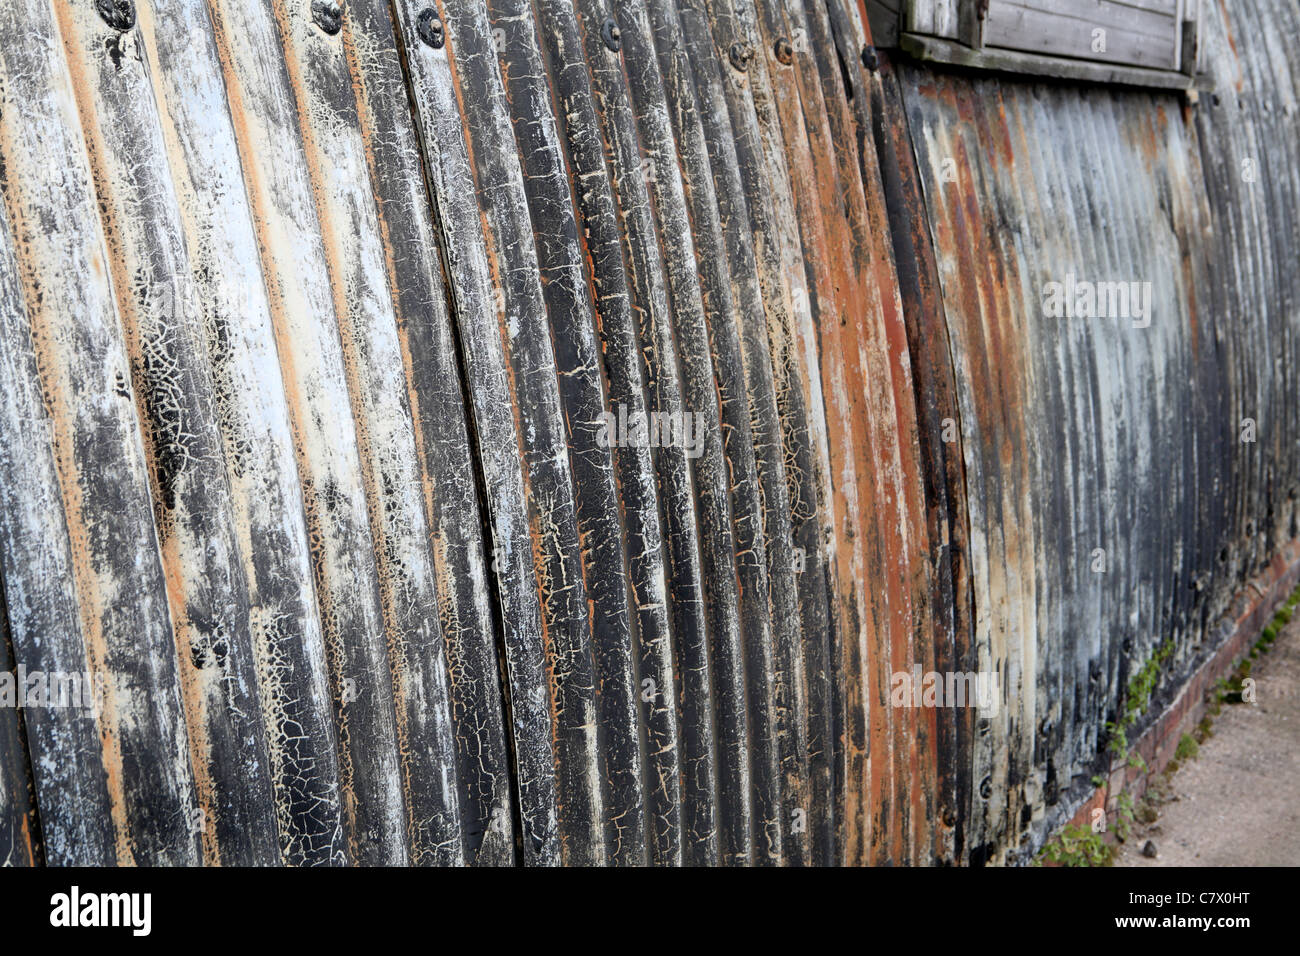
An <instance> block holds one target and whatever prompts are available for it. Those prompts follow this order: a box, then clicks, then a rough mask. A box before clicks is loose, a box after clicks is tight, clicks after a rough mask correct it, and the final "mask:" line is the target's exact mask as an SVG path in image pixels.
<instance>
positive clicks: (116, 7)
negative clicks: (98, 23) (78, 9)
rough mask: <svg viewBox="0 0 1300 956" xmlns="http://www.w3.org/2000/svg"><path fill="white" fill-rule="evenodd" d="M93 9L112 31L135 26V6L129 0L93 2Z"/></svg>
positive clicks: (100, 0) (99, 0)
mask: <svg viewBox="0 0 1300 956" xmlns="http://www.w3.org/2000/svg"><path fill="white" fill-rule="evenodd" d="M95 9H96V10H98V11H99V15H100V16H101V17H103V19H104V22H105V23H107V24H108V25H109V26H110V27H112V28H113V29H114V30H129V29H131V28H132V27H133V26H135V4H133V3H132V2H131V0H95Z"/></svg>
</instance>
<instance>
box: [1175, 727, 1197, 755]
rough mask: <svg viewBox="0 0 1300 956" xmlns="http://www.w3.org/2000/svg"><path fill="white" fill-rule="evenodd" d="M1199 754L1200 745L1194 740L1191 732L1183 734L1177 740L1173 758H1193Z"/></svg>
mask: <svg viewBox="0 0 1300 956" xmlns="http://www.w3.org/2000/svg"><path fill="white" fill-rule="evenodd" d="M1200 754H1201V746H1200V744H1198V743H1197V742H1196V738H1195V737H1193V736H1192V735H1191V734H1183V736H1182V739H1181V740H1179V741H1178V747H1177V749H1175V750H1174V758H1175V759H1177V760H1180V761H1181V760H1195V759H1196V758H1197V757H1199V756H1200Z"/></svg>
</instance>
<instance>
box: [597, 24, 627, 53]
mask: <svg viewBox="0 0 1300 956" xmlns="http://www.w3.org/2000/svg"><path fill="white" fill-rule="evenodd" d="M600 38H601V39H602V40H604V41H605V47H606V48H607V49H608V50H609V52H610V53H617V52H618V51H619V50H620V49H621V48H622V46H623V31H622V30H620V29H619V28H618V21H616V20H615V19H614V18H613V17H606V18H605V22H604V23H602V24H601V25H600Z"/></svg>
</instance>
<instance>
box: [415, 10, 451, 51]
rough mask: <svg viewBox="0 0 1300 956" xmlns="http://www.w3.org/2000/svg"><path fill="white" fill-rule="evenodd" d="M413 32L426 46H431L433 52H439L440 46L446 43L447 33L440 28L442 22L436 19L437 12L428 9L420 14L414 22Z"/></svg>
mask: <svg viewBox="0 0 1300 956" xmlns="http://www.w3.org/2000/svg"><path fill="white" fill-rule="evenodd" d="M415 32H416V33H418V34H420V39H421V40H423V41H424V43H425V45H426V46H431V47H433V48H434V49H435V50H441V49H442V45H443V44H444V43H446V42H447V31H446V30H444V29H443V27H442V21H441V20H439V19H438V11H437V10H435V9H433V7H429V8H428V9H427V10H425V11H424V12H423V13H421V14H420V17H419V19H418V20H416V21H415Z"/></svg>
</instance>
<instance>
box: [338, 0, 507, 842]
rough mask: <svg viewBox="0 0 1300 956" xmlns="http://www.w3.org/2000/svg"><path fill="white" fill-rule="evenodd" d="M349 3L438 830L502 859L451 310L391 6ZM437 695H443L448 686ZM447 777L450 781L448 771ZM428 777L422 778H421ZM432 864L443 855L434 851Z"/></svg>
mask: <svg viewBox="0 0 1300 956" xmlns="http://www.w3.org/2000/svg"><path fill="white" fill-rule="evenodd" d="M348 9H349V16H348V17H346V18H345V20H344V23H343V44H344V49H345V52H346V54H347V60H348V66H349V69H350V71H351V74H352V81H353V85H354V87H355V89H356V95H357V104H358V115H359V119H360V122H361V129H362V134H363V137H364V141H365V143H366V158H367V161H368V164H369V170H370V176H371V179H372V182H373V185H374V189H375V194H376V208H377V212H378V222H379V228H380V230H381V235H382V238H383V243H384V254H385V267H386V273H387V276H388V282H389V287H390V294H391V296H392V299H393V302H394V305H395V308H396V309H397V332H398V336H399V343H400V346H401V353H402V364H403V369H404V373H405V377H406V391H407V400H408V402H409V405H410V410H411V415H412V418H413V421H414V424H415V430H414V440H415V447H416V454H417V457H418V460H419V462H420V464H421V469H422V474H421V479H422V480H421V485H422V492H423V495H422V497H423V499H424V507H425V510H426V512H427V515H428V518H427V520H428V531H429V539H430V547H431V549H432V560H433V567H434V574H435V580H436V585H437V607H438V614H439V619H440V624H441V630H442V638H443V641H444V642H445V645H446V650H445V658H446V660H445V666H446V669H447V674H448V676H449V678H450V685H451V686H450V691H449V692H450V707H451V713H450V719H451V723H452V726H451V730H452V733H453V734H454V737H455V741H454V745H455V752H456V755H457V770H458V775H459V793H460V797H461V798H460V801H459V803H458V804H457V807H458V816H459V820H458V821H451V820H448V821H444V822H443V823H442V827H443V828H444V830H445V829H446V828H447V827H448V826H450V825H452V823H453V822H454V824H455V826H456V829H457V830H459V831H460V839H461V842H462V843H463V845H464V852H465V853H466V860H467V861H468V862H471V863H481V864H499V863H504V862H508V861H509V860H510V859H511V858H512V856H513V839H512V832H511V831H512V827H511V826H510V824H509V821H510V818H511V811H510V788H509V772H510V769H509V766H508V762H509V758H508V754H507V753H506V741H505V728H504V723H503V710H502V701H501V697H500V675H499V673H498V664H497V658H496V644H495V637H496V635H495V627H494V623H493V618H492V610H491V607H490V600H491V598H490V596H489V594H488V589H487V582H486V574H485V571H486V566H485V564H484V547H483V538H482V527H483V525H482V518H481V513H480V510H479V502H478V496H477V488H476V487H475V483H474V480H473V462H472V461H471V450H470V445H469V439H468V431H467V423H466V409H465V404H464V401H463V399H462V382H461V374H460V369H459V364H458V359H457V355H456V352H455V343H454V342H453V339H452V332H451V326H450V317H449V315H448V313H447V305H446V295H447V290H446V288H445V287H444V281H445V280H444V277H443V273H442V261H441V256H440V252H441V249H440V246H441V243H440V242H439V241H438V238H437V236H436V227H435V225H434V223H433V221H432V219H431V210H430V208H429V202H430V197H429V193H428V189H427V185H426V182H425V178H424V169H423V164H422V162H421V156H420V149H419V143H418V139H417V136H416V131H415V128H414V119H413V117H412V114H411V107H410V101H409V95H408V90H407V87H406V83H405V75H404V73H403V64H402V61H401V59H400V58H399V57H398V55H397V52H398V51H397V38H396V35H395V32H394V26H393V23H392V20H391V13H390V9H389V6H388V4H386V3H383V2H382V0H366V2H354V3H352V4H351V5H350V6H349V8H348ZM433 658H434V660H435V661H436V662H437V663H438V665H439V666H442V665H443V664H444V661H443V660H442V655H441V654H434V655H433ZM439 693H440V694H442V696H446V692H445V691H439ZM445 743H446V741H445V739H444V738H443V737H441V736H438V735H435V736H434V738H433V739H431V740H429V741H426V742H423V743H420V744H419V746H420V747H422V748H430V747H434V748H436V747H441V746H444V745H445ZM434 754H435V756H436V750H435V751H434ZM445 774H446V776H447V777H448V778H450V777H451V771H450V768H448V769H447V770H446V771H445ZM434 783H435V781H429V780H426V781H425V783H424V785H425V786H426V787H427V786H430V785H432V784H434ZM432 859H433V860H435V861H437V862H443V861H444V859H443V858H440V855H433V856H432Z"/></svg>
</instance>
